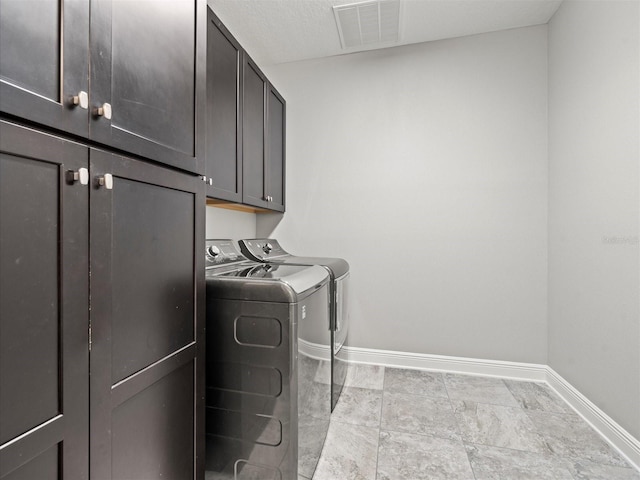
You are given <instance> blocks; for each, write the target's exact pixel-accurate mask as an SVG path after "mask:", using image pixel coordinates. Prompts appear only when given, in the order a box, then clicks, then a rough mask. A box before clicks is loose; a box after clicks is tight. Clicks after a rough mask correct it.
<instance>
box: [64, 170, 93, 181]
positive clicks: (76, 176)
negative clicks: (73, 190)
mask: <svg viewBox="0 0 640 480" xmlns="http://www.w3.org/2000/svg"><path fill="white" fill-rule="evenodd" d="M67 181H68V182H69V183H75V182H80V185H89V170H87V169H86V168H79V169H78V170H77V171H75V170H68V171H67Z"/></svg>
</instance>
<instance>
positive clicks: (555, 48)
mask: <svg viewBox="0 0 640 480" xmlns="http://www.w3.org/2000/svg"><path fill="white" fill-rule="evenodd" d="M639 5H640V4H639V3H638V2H637V1H632V2H619V1H611V2H582V1H579V2H576V1H565V2H564V3H563V5H562V6H561V7H560V9H559V10H558V12H556V14H555V15H554V17H553V18H552V20H551V22H550V23H549V170H550V171H549V365H550V366H551V367H552V368H553V369H554V370H556V371H557V372H558V373H559V374H560V375H562V376H563V377H564V378H565V379H567V380H568V381H569V382H570V383H571V384H572V385H574V386H575V387H576V388H577V389H578V390H580V391H581V392H582V393H583V394H585V395H586V396H587V397H588V398H589V399H590V400H591V401H593V402H594V403H595V404H596V405H598V406H599V407H600V408H601V409H603V410H604V411H605V412H607V413H608V414H609V415H610V416H611V417H612V418H613V419H614V420H616V421H617V422H618V423H619V424H620V425H622V426H623V427H625V428H626V429H627V430H628V431H629V432H630V433H631V434H633V435H634V436H635V437H636V438H640V311H639V308H640V283H639V282H640V281H639V278H638V277H639V272H640V268H639V264H640V255H639V250H640V246H639V242H638V234H639V227H638V225H639V216H640V207H639V202H640V196H639V189H640V176H639V170H640V160H639V159H640V155H639V146H638V144H639V137H640V121H639V106H640V97H639V90H640V77H639V69H640V64H639V56H640V51H639V45H640V38H639V36H638V26H639V24H640V12H639Z"/></svg>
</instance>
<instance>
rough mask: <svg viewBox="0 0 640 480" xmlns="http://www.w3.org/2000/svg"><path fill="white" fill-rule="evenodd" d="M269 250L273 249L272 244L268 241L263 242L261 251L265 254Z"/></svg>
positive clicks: (269, 251)
mask: <svg viewBox="0 0 640 480" xmlns="http://www.w3.org/2000/svg"><path fill="white" fill-rule="evenodd" d="M271 250H273V245H271V244H270V243H265V244H264V246H263V247H262V251H263V252H264V253H266V254H267V255H268V254H269V253H271Z"/></svg>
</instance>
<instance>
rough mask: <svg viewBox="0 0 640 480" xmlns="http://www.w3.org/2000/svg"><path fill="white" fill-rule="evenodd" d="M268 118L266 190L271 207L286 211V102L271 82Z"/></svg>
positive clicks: (268, 91)
mask: <svg viewBox="0 0 640 480" xmlns="http://www.w3.org/2000/svg"><path fill="white" fill-rule="evenodd" d="M266 118H267V129H266V140H267V148H266V150H267V155H266V161H265V163H266V167H265V181H264V183H265V191H266V192H267V195H268V197H269V208H270V209H272V210H277V211H279V212H284V206H285V155H286V152H285V146H286V137H285V132H286V121H287V119H286V103H285V101H284V98H282V96H281V95H280V94H279V93H278V91H277V90H276V89H275V88H274V87H273V85H271V84H269V85H268V88H267V115H266Z"/></svg>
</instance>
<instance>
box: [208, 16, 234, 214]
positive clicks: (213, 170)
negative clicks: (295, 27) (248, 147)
mask: <svg viewBox="0 0 640 480" xmlns="http://www.w3.org/2000/svg"><path fill="white" fill-rule="evenodd" d="M207 10H208V26H207V150H206V168H205V170H206V174H205V176H206V183H207V196H209V197H214V198H219V199H222V200H227V201H230V202H236V203H242V120H241V118H242V95H241V90H240V88H241V81H242V47H241V46H240V44H239V43H238V42H237V41H236V39H235V38H233V36H232V35H231V34H230V33H229V31H228V30H227V29H226V27H225V26H224V25H223V24H222V22H221V21H220V19H218V18H217V17H216V16H215V15H214V14H213V12H212V11H211V9H207Z"/></svg>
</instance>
